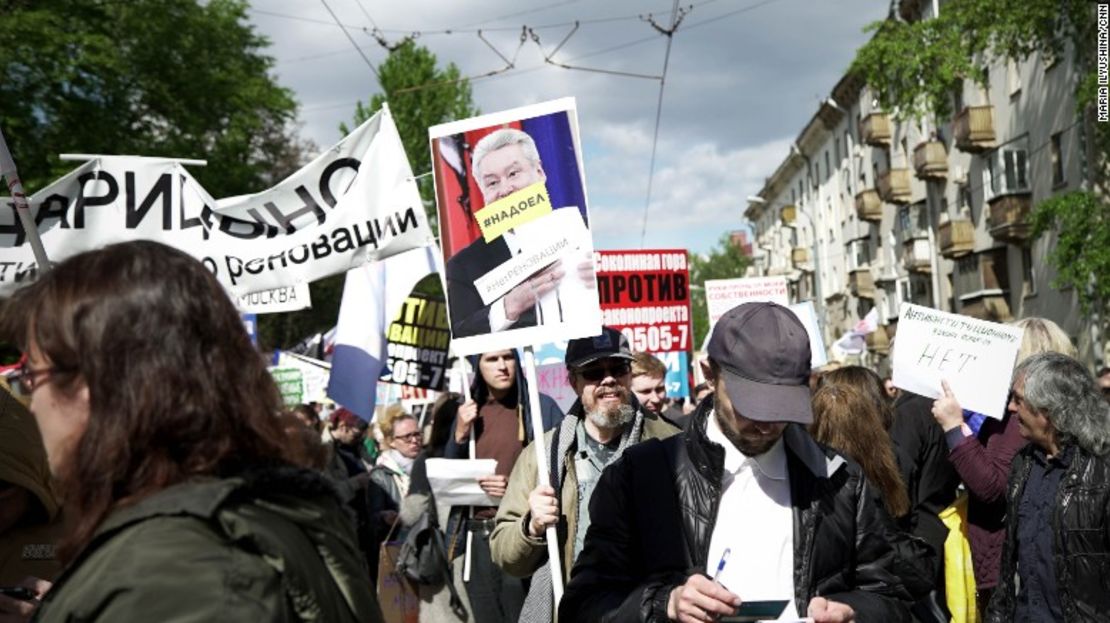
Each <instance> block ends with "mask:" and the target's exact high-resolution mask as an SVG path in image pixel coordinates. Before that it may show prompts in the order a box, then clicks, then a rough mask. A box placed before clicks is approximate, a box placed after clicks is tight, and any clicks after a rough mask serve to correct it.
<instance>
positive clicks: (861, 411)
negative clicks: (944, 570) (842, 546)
mask: <svg viewBox="0 0 1110 623" xmlns="http://www.w3.org/2000/svg"><path fill="white" fill-rule="evenodd" d="M881 411H882V409H881V407H880V404H879V403H877V402H875V400H874V398H873V396H872V395H871V392H870V391H861V390H860V389H857V388H856V387H853V386H852V385H848V384H837V383H830V382H825V383H824V384H823V385H822V386H821V387H820V389H818V390H817V391H816V392H815V393H814V394H813V424H811V425H810V427H809V429H810V433H812V434H813V438H814V439H816V440H817V441H819V442H821V443H823V444H825V445H827V446H829V447H831V448H833V449H835V450H837V451H839V452H841V453H842V454H844V456H846V457H848V458H849V459H851V460H853V461H855V462H856V463H859V465H860V468H862V469H863V473H864V475H865V476H866V477H867V481H868V482H870V483H871V484H872V485H874V489H873V491H875V492H876V493H877V495H878V497H879V498H880V502H881V504H882V506H883V507H885V508H886V510H887V512H888V513H889V514H890V516H891V517H893V518H894V519H895V521H896V522H897V523H898V524H899V525H901V526H905V524H906V518H907V517H908V516H909V514H910V510H911V509H910V500H909V496H908V495H907V493H906V485H905V483H903V482H902V476H901V474H900V473H899V470H898V463H897V461H896V460H895V458H894V447H893V444H892V443H891V441H890V437H889V436H888V435H887V433H886V431H885V430H883V427H882V416H881ZM885 536H886V539H887V541H888V542H890V544H891V547H892V548H893V549H894V552H895V555H896V556H897V561H896V563H895V566H894V570H895V572H896V573H897V574H898V576H899V577H901V579H902V583H903V584H904V585H905V587H906V590H907V591H909V592H910V595H912V596H913V597H914V599H915V600H919V599H922V598H924V597H926V596H927V595H928V594H929V592H930V591H931V590H933V587H934V584H935V581H934V580H935V577H936V570H937V564H938V555H937V553H936V552H935V551H934V550H933V548H931V547H930V546H929V545H928V544H927V543H926V542H925V541H924V540H923V539H920V538H918V537H915V536H912V535H911V534H910V533H909V532H908V531H906V530H904V528H897V529H891V530H890V531H889V532H888V533H887V534H886V535H885Z"/></svg>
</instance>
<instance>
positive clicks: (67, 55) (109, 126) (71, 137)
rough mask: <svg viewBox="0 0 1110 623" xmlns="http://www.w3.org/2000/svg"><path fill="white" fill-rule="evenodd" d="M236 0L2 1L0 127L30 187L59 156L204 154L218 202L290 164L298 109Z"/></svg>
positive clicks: (59, 168)
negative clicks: (272, 71) (274, 75)
mask: <svg viewBox="0 0 1110 623" xmlns="http://www.w3.org/2000/svg"><path fill="white" fill-rule="evenodd" d="M246 9H247V3H246V2H245V1H243V0H210V1H208V2H200V1H198V0H128V1H127V2H120V1H108V0H100V1H98V0H9V1H8V2H0V75H2V76H3V79H2V80H0V102H3V105H2V106H0V126H3V129H4V133H5V136H6V137H7V138H8V142H9V146H10V147H11V149H12V152H13V155H14V157H15V158H16V163H17V164H18V165H19V170H20V173H21V175H22V177H23V179H24V183H25V186H26V187H27V189H28V190H29V191H32V192H33V191H35V190H38V189H39V188H42V186H43V185H45V184H46V183H48V182H50V181H51V180H53V179H54V178H56V177H57V176H59V175H61V174H62V173H64V172H65V171H67V170H69V169H70V168H72V167H73V163H63V162H60V161H59V160H58V158H57V154H59V153H64V152H78V153H102V154H136V155H147V156H176V157H183V158H205V159H207V160H208V161H209V162H210V163H211V164H210V165H209V166H208V167H204V168H196V169H194V170H193V172H194V174H195V175H196V177H197V179H198V180H199V181H200V182H201V184H202V185H204V187H205V188H206V189H208V191H209V192H211V193H212V195H213V196H215V197H223V196H230V195H235V194H241V193H246V192H254V191H258V190H261V189H262V188H264V187H265V186H267V185H268V184H269V183H272V181H273V180H275V179H277V178H279V177H280V176H281V175H280V174H282V173H288V172H290V171H289V170H285V171H279V170H278V169H279V168H285V169H290V167H292V168H295V167H296V164H294V163H297V164H299V162H297V161H299V160H300V159H302V157H303V155H304V151H305V150H306V146H305V145H303V144H301V143H299V142H298V141H297V140H296V139H295V138H294V131H295V127H293V125H292V120H293V118H294V115H295V112H296V102H295V101H294V99H293V95H292V93H291V92H290V91H289V90H288V89H285V88H282V87H280V86H279V85H278V84H277V83H276V82H275V81H274V79H273V78H272V77H271V76H270V73H269V72H270V69H271V67H272V66H273V59H272V58H271V57H270V56H268V55H267V54H266V53H265V52H266V46H267V45H268V42H267V40H266V39H265V38H264V37H262V36H260V35H258V34H257V33H255V32H254V30H253V28H252V27H251V26H250V25H249V24H248V23H247V20H246Z"/></svg>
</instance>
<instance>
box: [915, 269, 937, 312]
mask: <svg viewBox="0 0 1110 623" xmlns="http://www.w3.org/2000/svg"><path fill="white" fill-rule="evenodd" d="M910 302H911V303H913V304H915V305H923V306H926V307H932V305H933V282H932V279H931V277H930V276H929V275H922V274H919V273H912V274H910Z"/></svg>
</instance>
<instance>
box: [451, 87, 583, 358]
mask: <svg viewBox="0 0 1110 623" xmlns="http://www.w3.org/2000/svg"><path fill="white" fill-rule="evenodd" d="M429 135H430V137H431V140H432V153H433V156H432V160H433V167H432V168H433V171H434V173H435V182H436V203H437V206H438V210H439V224H440V228H439V230H440V232H441V240H442V246H443V259H444V263H445V265H446V281H447V308H448V312H449V316H450V324H451V334H452V337H453V338H454V341H453V343H452V348H453V350H454V352H455V353H456V354H458V355H470V354H476V353H480V352H489V351H492V350H499V349H504V348H512V347H517V346H523V345H526V344H538V343H542V342H549V341H551V340H554V339H570V338H575V337H584V336H591V335H597V334H598V333H599V332H600V330H601V313H600V311H599V308H598V303H597V291H596V281H595V278H594V262H593V241H592V239H591V235H590V230H589V222H590V220H589V211H588V210H587V206H586V191H585V181H584V175H583V169H582V156H581V147H580V143H579V139H578V122H577V116H576V112H575V106H574V100H573V99H562V100H556V101H552V102H546V103H543V104H537V105H534V106H526V107H523V108H518V109H514V110H508V111H504V112H500V113H494V114H489V115H483V116H480V117H475V118H472V119H464V120H462V121H455V122H452V123H447V124H443V125H438V126H435V127H432V128H430V129H429Z"/></svg>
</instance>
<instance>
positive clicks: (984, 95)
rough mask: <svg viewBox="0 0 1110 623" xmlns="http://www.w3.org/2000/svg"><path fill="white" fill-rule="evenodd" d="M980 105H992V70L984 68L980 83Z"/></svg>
mask: <svg viewBox="0 0 1110 623" xmlns="http://www.w3.org/2000/svg"><path fill="white" fill-rule="evenodd" d="M978 86H979V103H980V104H982V105H984V106H985V105H989V104H990V103H991V68H990V67H983V71H982V73H981V74H980V82H979V85H978Z"/></svg>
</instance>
